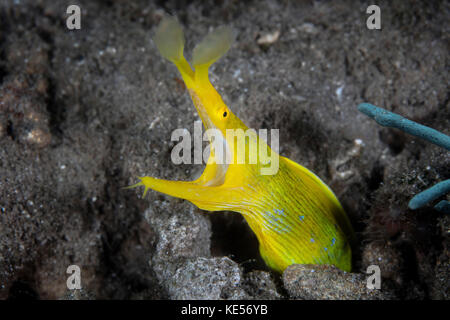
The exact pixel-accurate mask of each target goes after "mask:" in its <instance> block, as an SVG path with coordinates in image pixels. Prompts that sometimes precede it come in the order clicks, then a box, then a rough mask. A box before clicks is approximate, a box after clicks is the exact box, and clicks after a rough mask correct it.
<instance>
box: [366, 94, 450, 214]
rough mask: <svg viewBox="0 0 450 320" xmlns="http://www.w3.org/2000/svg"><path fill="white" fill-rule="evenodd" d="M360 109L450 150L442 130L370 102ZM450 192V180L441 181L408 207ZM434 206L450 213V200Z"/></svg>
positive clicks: (383, 123) (418, 196)
mask: <svg viewBox="0 0 450 320" xmlns="http://www.w3.org/2000/svg"><path fill="white" fill-rule="evenodd" d="M358 110H359V111H361V112H362V113H364V114H365V115H367V116H369V117H370V118H372V119H374V120H375V121H376V122H377V123H378V124H380V125H382V126H384V127H391V128H397V129H400V130H402V131H404V132H406V133H409V134H411V135H413V136H416V137H419V138H422V139H424V140H427V141H429V142H431V143H434V144H436V145H438V146H440V147H443V148H445V149H447V150H450V137H449V136H447V135H445V134H443V133H442V132H439V131H437V130H434V129H432V128H429V127H426V126H424V125H421V124H418V123H417V122H414V121H411V120H408V119H406V118H404V117H402V116H400V115H398V114H396V113H393V112H390V111H387V110H385V109H382V108H379V107H376V106H374V105H372V104H370V103H361V104H360V105H359V106H358ZM448 192H450V180H445V181H442V182H439V183H437V184H436V185H434V186H432V187H431V188H429V189H427V190H425V191H422V192H421V193H419V194H417V195H416V196H414V197H413V198H412V199H411V201H410V202H409V204H408V207H409V208H410V209H412V210H415V209H419V208H421V207H423V206H425V205H426V204H427V203H429V202H431V201H434V200H436V199H437V198H439V197H441V196H443V195H444V194H447V193H448ZM434 208H435V209H436V210H438V211H441V212H445V213H450V202H449V201H446V200H442V201H441V202H439V203H438V204H437V205H436V206H435V207H434Z"/></svg>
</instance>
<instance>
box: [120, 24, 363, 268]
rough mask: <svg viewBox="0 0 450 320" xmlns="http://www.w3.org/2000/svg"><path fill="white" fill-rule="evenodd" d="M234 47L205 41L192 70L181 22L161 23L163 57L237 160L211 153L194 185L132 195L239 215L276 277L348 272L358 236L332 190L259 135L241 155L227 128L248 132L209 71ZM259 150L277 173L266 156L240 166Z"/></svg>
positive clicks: (213, 37) (223, 37)
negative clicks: (289, 272)
mask: <svg viewBox="0 0 450 320" xmlns="http://www.w3.org/2000/svg"><path fill="white" fill-rule="evenodd" d="M232 41H233V37H232V33H231V30H230V29H229V28H226V27H220V28H218V29H216V30H215V31H214V32H212V33H210V34H209V35H207V36H206V37H205V38H204V39H203V41H202V42H201V43H200V44H198V45H197V46H196V47H195V49H194V52H193V60H192V64H193V66H194V70H193V69H192V68H191V66H190V64H189V63H188V62H187V61H186V59H185V57H184V55H183V49H184V35H183V31H182V29H181V26H180V25H179V23H178V22H177V21H176V19H175V18H173V17H166V18H164V19H163V21H162V22H161V23H160V25H159V26H158V29H157V32H156V35H155V38H154V42H155V44H156V46H157V48H158V50H159V51H160V53H161V55H162V56H163V57H164V58H166V59H167V60H169V61H171V62H172V63H174V64H175V66H176V67H177V68H178V70H179V72H180V73H181V76H182V78H183V80H184V82H185V84H186V87H187V89H188V91H189V94H190V96H191V98H192V101H193V103H194V105H195V107H196V109H197V112H198V113H199V116H200V118H201V119H202V122H203V125H204V126H205V128H206V129H211V128H214V129H218V131H219V132H220V133H221V134H222V139H223V143H224V144H225V146H226V147H227V148H228V149H227V152H228V155H229V156H230V157H231V160H232V161H229V163H225V164H220V161H217V160H218V159H216V156H215V152H214V151H215V150H214V148H211V150H210V156H209V159H208V161H207V164H206V167H205V169H204V171H203V173H202V175H201V176H200V177H199V178H198V179H197V180H195V181H189V182H188V181H168V180H162V179H157V178H152V177H141V178H140V182H139V183H137V184H135V185H133V186H130V187H129V188H135V187H139V186H144V187H145V191H144V196H145V195H146V193H147V191H148V190H149V189H153V190H156V191H159V192H162V193H165V194H168V195H170V196H173V197H177V198H181V199H186V200H188V201H190V202H191V203H193V204H195V205H196V206H197V207H199V208H200V209H203V210H208V211H223V210H230V211H235V212H239V213H241V214H242V215H243V217H244V218H245V220H246V221H247V223H248V224H249V226H250V228H251V229H252V230H253V232H255V234H256V236H257V238H258V241H259V250H260V254H261V256H262V258H263V259H264V261H265V262H266V264H267V265H268V266H269V267H270V268H272V269H273V270H275V271H277V272H283V271H284V269H286V268H287V267H288V266H289V265H291V264H327V265H334V266H336V267H338V268H340V269H342V270H344V271H350V270H351V248H350V243H351V242H352V240H353V237H354V233H353V230H352V226H351V224H350V222H349V219H348V218H347V215H346V213H345V211H344V210H343V208H342V206H341V204H340V203H339V200H338V199H337V198H336V196H335V195H334V194H333V192H332V191H331V190H330V188H329V187H328V186H327V185H326V184H325V183H324V182H322V181H321V180H320V179H319V178H318V177H317V176H316V175H315V174H314V173H312V172H311V171H309V170H308V169H306V168H304V167H302V166H301V165H299V164H297V163H295V162H293V161H291V160H289V159H288V158H285V157H282V156H278V154H276V153H275V151H273V150H271V148H270V147H269V146H268V145H267V144H266V143H265V142H264V141H262V140H261V138H260V137H259V136H258V135H256V134H255V135H254V136H253V137H250V138H249V139H247V140H245V146H244V148H245V150H239V148H241V149H242V144H236V143H234V136H232V137H229V136H228V135H227V134H226V131H227V129H235V130H236V129H242V130H243V131H246V130H247V129H248V128H247V126H246V125H245V124H244V123H243V122H242V121H241V120H240V119H239V118H238V117H236V116H235V115H234V114H233V113H232V112H231V110H230V109H229V108H228V107H227V106H226V105H225V103H224V102H223V100H222V98H221V96H220V95H219V93H218V92H217V91H216V90H215V88H214V87H213V86H212V84H211V82H210V81H209V78H208V68H209V67H210V66H211V65H212V64H213V63H214V62H215V61H217V60H218V59H219V58H220V57H221V56H223V55H224V54H225V52H227V51H228V49H229V48H230V46H231V43H232ZM210 142H211V141H210ZM255 145H256V148H253V147H255ZM230 146H232V147H230ZM258 146H259V148H261V146H262V147H263V148H266V149H267V150H266V151H267V153H266V154H270V153H271V152H272V155H274V154H275V155H277V160H278V161H279V162H278V171H276V173H275V174H261V172H262V171H261V169H262V168H265V167H267V162H266V163H263V162H262V161H261V157H257V159H258V160H257V162H256V163H254V164H248V163H247V164H246V163H242V161H241V162H239V161H237V160H238V159H237V157H238V153H239V152H242V151H245V152H251V150H253V152H255V151H254V150H258ZM222 162H223V161H222Z"/></svg>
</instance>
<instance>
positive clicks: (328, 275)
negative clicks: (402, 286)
mask: <svg viewBox="0 0 450 320" xmlns="http://www.w3.org/2000/svg"><path fill="white" fill-rule="evenodd" d="M366 278H367V276H366V275H364V274H360V273H348V272H345V271H341V270H339V269H338V268H336V267H334V266H326V265H299V264H294V265H290V266H289V267H288V268H287V269H286V270H285V271H284V273H283V283H284V286H285V288H286V290H287V291H288V293H289V295H290V296H291V297H292V298H295V299H305V300H379V299H392V298H394V296H393V295H392V294H391V293H389V292H385V290H384V289H383V287H382V288H381V290H377V289H373V290H370V289H367V287H366V284H367V280H366Z"/></svg>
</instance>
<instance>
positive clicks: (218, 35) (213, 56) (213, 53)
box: [192, 26, 233, 67]
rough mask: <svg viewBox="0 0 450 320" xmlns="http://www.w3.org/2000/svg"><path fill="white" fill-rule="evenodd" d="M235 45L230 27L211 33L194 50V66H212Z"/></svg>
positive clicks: (220, 28) (223, 27) (222, 27)
mask: <svg viewBox="0 0 450 320" xmlns="http://www.w3.org/2000/svg"><path fill="white" fill-rule="evenodd" d="M232 43H233V32H232V31H231V28H230V27H228V26H221V27H219V28H217V29H215V30H214V31H213V32H211V33H209V34H208V35H207V36H206V37H205V38H204V39H203V40H202V41H201V42H200V43H199V44H197V45H196V46H195V48H194V52H193V54H192V64H193V65H194V67H196V66H203V65H205V66H208V67H209V66H210V65H211V64H213V63H214V62H216V61H217V60H218V59H219V58H220V57H222V56H223V55H224V54H225V53H226V52H227V51H228V49H230V47H231V44H232Z"/></svg>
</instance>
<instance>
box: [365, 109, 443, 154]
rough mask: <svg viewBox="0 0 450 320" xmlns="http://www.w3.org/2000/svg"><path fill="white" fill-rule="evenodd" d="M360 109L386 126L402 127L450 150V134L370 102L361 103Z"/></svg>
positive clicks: (407, 131) (403, 129)
mask: <svg viewBox="0 0 450 320" xmlns="http://www.w3.org/2000/svg"><path fill="white" fill-rule="evenodd" d="M358 110H359V111H361V112H362V113H364V114H365V115H367V116H369V117H371V118H372V119H374V120H375V121H376V122H377V123H378V124H380V125H382V126H384V127H391V128H397V129H400V130H402V131H404V132H406V133H409V134H411V135H413V136H416V137H419V138H422V139H425V140H427V141H429V142H431V143H434V144H436V145H438V146H440V147H443V148H445V149H447V150H450V136H447V135H445V134H443V133H442V132H439V131H437V130H434V129H432V128H429V127H427V126H424V125H421V124H418V123H417V122H414V121H411V120H408V119H406V118H404V117H402V116H400V115H398V114H396V113H393V112H390V111H387V110H385V109H382V108H379V107H376V106H374V105H372V104H370V103H361V104H360V105H359V106H358Z"/></svg>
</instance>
